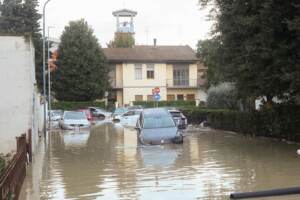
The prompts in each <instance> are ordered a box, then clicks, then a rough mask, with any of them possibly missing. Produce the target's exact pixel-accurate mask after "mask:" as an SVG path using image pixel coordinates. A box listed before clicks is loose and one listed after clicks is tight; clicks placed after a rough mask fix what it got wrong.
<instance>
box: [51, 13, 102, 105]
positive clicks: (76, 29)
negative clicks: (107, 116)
mask: <svg viewBox="0 0 300 200" xmlns="http://www.w3.org/2000/svg"><path fill="white" fill-rule="evenodd" d="M57 65H58V69H57V70H56V71H55V72H54V76H53V79H54V80H53V90H54V92H55V97H56V98H57V99H58V100H64V101H91V100H95V99H97V98H102V97H103V94H104V92H105V91H106V90H107V87H108V68H107V65H106V60H105V56H104V54H103V52H102V49H101V47H100V45H99V44H98V40H97V38H96V37H95V36H94V34H93V30H92V29H91V28H89V26H88V24H87V22H85V21H84V20H83V19H82V20H78V21H72V22H70V23H69V25H68V26H66V27H65V30H64V32H63V34H62V36H61V43H60V45H59V49H58V59H57Z"/></svg>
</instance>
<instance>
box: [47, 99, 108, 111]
mask: <svg viewBox="0 0 300 200" xmlns="http://www.w3.org/2000/svg"><path fill="white" fill-rule="evenodd" d="M51 107H52V109H53V110H77V109H81V108H87V107H100V108H105V102H95V101H92V102H71V101H59V102H55V103H52V104H51Z"/></svg>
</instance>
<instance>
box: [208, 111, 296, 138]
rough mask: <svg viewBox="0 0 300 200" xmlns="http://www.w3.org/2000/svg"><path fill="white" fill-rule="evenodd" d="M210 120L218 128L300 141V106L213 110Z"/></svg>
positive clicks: (212, 125) (209, 116)
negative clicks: (259, 109)
mask: <svg viewBox="0 0 300 200" xmlns="http://www.w3.org/2000/svg"><path fill="white" fill-rule="evenodd" d="M208 122H209V124H210V125H211V127H213V128H216V129H223V130H229V131H235V132H240V133H245V134H251V135H255V136H266V137H274V138H283V139H287V140H291V141H300V106H295V105H289V106H275V107H274V108H273V109H264V110H261V111H251V112H240V111H228V110H227V111H225V110H223V111H217V112H211V113H209V115H208Z"/></svg>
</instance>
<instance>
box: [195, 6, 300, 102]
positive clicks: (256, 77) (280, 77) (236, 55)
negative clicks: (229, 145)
mask: <svg viewBox="0 0 300 200" xmlns="http://www.w3.org/2000/svg"><path fill="white" fill-rule="evenodd" d="M200 2H201V3H202V5H206V4H207V3H210V2H214V5H216V6H217V9H216V10H217V13H216V15H215V17H216V19H217V22H216V26H215V27H216V30H214V32H215V33H216V34H215V38H218V39H219V41H220V43H219V47H220V48H221V49H222V51H221V52H219V53H218V55H217V56H218V57H219V60H221V61H222V62H221V64H222V65H219V66H221V70H222V71H223V74H224V75H225V76H226V79H227V80H228V81H232V82H235V83H236V86H237V88H238V91H239V93H240V95H242V96H250V97H259V96H266V97H267V99H268V101H271V99H272V98H273V97H278V98H281V99H288V100H292V99H293V97H295V96H296V94H299V86H300V84H299V79H300V77H299V71H300V54H299V52H300V41H299V33H300V31H299V16H300V3H299V1H298V0H285V1H277V0H239V1H229V0H200ZM208 67H209V66H208Z"/></svg>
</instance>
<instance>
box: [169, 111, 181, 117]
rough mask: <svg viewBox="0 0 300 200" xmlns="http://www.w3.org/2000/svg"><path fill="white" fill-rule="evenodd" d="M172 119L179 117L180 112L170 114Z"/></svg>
mask: <svg viewBox="0 0 300 200" xmlns="http://www.w3.org/2000/svg"><path fill="white" fill-rule="evenodd" d="M170 113H171V115H172V117H181V113H180V112H170Z"/></svg>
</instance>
